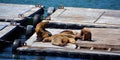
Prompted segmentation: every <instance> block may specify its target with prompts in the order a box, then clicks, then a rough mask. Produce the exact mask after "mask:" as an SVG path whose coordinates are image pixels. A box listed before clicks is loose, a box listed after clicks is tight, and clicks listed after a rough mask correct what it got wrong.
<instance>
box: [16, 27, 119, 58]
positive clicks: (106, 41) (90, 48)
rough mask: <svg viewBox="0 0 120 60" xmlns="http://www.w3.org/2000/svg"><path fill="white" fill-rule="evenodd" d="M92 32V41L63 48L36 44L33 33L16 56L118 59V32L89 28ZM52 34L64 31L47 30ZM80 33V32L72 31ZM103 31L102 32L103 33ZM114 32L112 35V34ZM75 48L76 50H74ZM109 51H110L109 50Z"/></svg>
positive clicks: (80, 42)
mask: <svg viewBox="0 0 120 60" xmlns="http://www.w3.org/2000/svg"><path fill="white" fill-rule="evenodd" d="M89 29H90V30H91V31H92V34H93V35H92V36H93V38H92V40H93V41H81V40H77V41H76V43H77V46H76V45H75V44H70V43H68V44H67V46H65V47H60V46H54V45H52V44H51V43H50V42H46V43H44V42H36V34H35V33H34V34H33V35H32V36H31V37H30V38H29V39H28V40H27V41H26V43H27V46H22V47H18V48H17V53H18V54H34V55H52V56H67V57H81V56H85V57H89V58H90V57H91V58H93V59H94V57H95V56H99V57H101V58H103V56H107V57H109V58H113V57H114V58H116V57H120V41H119V39H120V37H119V36H120V33H119V32H120V30H118V29H109V28H106V29H105V28H89ZM47 30H48V31H50V32H52V34H53V35H54V34H57V33H59V32H61V31H63V30H65V29H47ZM73 31H77V32H80V30H73ZM103 31H104V32H103ZM113 32H114V33H113ZM76 47H77V48H76ZM110 49H111V50H110Z"/></svg>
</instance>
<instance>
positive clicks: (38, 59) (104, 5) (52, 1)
mask: <svg viewBox="0 0 120 60" xmlns="http://www.w3.org/2000/svg"><path fill="white" fill-rule="evenodd" d="M0 3H11V4H33V5H34V4H42V5H44V6H45V7H46V9H47V8H48V7H50V6H53V7H56V8H57V7H58V6H59V5H63V6H67V7H81V8H97V9H113V10H120V0H0ZM11 51H12V50H11V46H8V47H7V48H5V49H4V51H3V52H0V60H83V59H81V58H67V57H66V58H65V57H52V56H35V55H32V56H29V55H16V56H14V55H13V54H12V53H11ZM84 60H86V59H84Z"/></svg>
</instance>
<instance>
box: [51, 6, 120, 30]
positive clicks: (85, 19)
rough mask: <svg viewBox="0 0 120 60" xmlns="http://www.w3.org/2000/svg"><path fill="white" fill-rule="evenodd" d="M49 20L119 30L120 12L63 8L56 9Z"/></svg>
mask: <svg viewBox="0 0 120 60" xmlns="http://www.w3.org/2000/svg"><path fill="white" fill-rule="evenodd" d="M50 19H51V23H59V24H60V23H61V24H62V23H63V24H77V25H80V26H86V27H110V28H111V27H112V28H120V10H106V9H91V8H74V7H64V9H57V10H56V11H55V12H54V13H53V14H52V15H51V16H50Z"/></svg>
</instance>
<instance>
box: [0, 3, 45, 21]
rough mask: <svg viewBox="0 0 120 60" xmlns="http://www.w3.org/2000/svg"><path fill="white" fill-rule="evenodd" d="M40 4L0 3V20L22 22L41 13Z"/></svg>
mask: <svg viewBox="0 0 120 60" xmlns="http://www.w3.org/2000/svg"><path fill="white" fill-rule="evenodd" d="M42 9H43V7H41V6H40V5H38V6H36V5H21V4H4V3H0V21H16V22H19V23H23V21H24V20H30V19H31V17H33V16H34V15H35V14H42V13H43V12H44V11H43V10H42Z"/></svg>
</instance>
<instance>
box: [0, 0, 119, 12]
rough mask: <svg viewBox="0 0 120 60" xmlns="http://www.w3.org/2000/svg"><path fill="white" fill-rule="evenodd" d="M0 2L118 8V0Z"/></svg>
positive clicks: (22, 0) (2, 1) (25, 0)
mask: <svg viewBox="0 0 120 60" xmlns="http://www.w3.org/2000/svg"><path fill="white" fill-rule="evenodd" d="M0 3H13V4H42V5H44V6H46V7H49V6H54V7H58V6H59V5H63V6H68V7H82V8H98V9H115V10H120V0H0Z"/></svg>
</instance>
